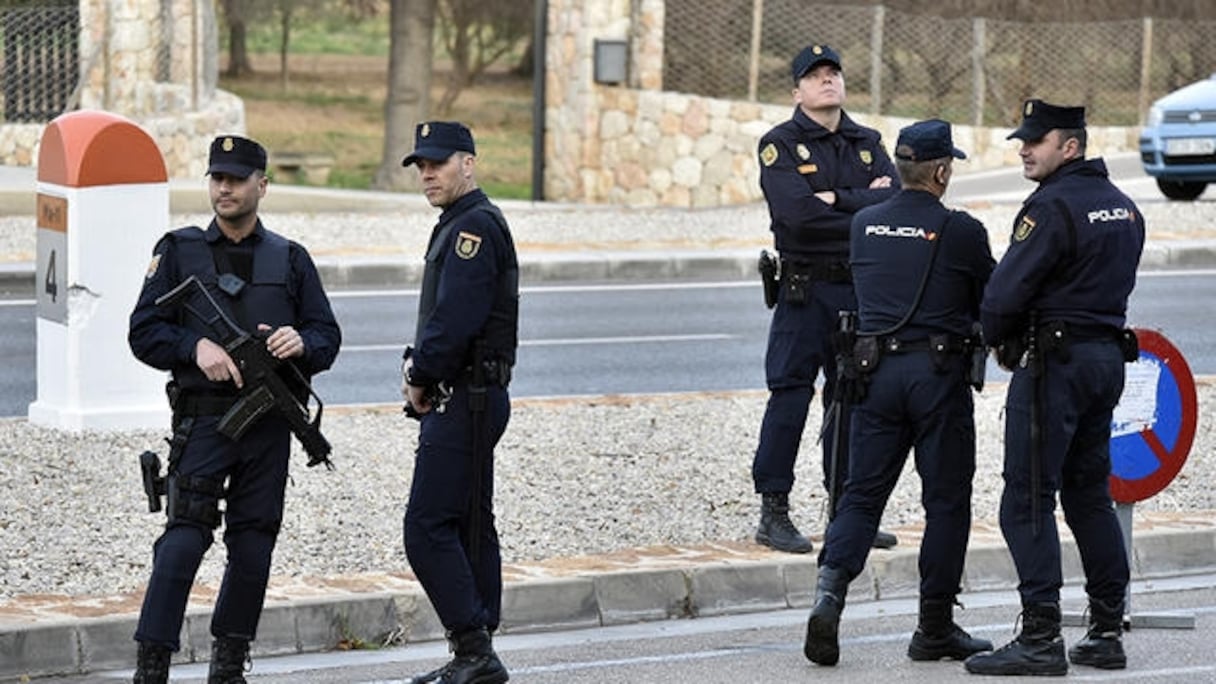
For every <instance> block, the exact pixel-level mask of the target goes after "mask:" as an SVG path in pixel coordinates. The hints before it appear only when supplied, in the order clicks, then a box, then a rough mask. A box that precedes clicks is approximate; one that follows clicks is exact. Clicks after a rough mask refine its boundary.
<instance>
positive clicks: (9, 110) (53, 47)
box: [0, 2, 80, 123]
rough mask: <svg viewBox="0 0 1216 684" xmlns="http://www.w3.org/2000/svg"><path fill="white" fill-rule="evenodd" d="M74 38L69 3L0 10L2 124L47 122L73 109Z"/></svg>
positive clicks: (76, 77) (76, 27)
mask: <svg viewBox="0 0 1216 684" xmlns="http://www.w3.org/2000/svg"><path fill="white" fill-rule="evenodd" d="M79 35H80V8H79V6H78V5H77V4H75V3H70V4H69V3H47V2H29V3H23V4H16V3H7V4H5V5H3V6H0V41H2V42H3V46H4V48H3V50H0V55H2V56H0V68H2V70H3V74H4V77H3V81H4V89H3V98H4V99H3V107H2V110H0V111H3V114H4V117H3V120H4V121H10V122H14V123H28V122H35V123H36V122H43V121H50V120H51V119H53V118H55V117H56V116H58V115H59V114H62V113H63V112H65V111H67V110H69V109H73V108H74V107H75V98H76V95H77V87H78V84H79V82H80V52H79Z"/></svg>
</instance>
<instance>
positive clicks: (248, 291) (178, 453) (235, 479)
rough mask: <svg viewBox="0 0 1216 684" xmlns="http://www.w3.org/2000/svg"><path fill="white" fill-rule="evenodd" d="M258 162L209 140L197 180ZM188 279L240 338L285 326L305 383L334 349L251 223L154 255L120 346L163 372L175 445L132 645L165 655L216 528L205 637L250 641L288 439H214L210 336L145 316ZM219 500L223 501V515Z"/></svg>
mask: <svg viewBox="0 0 1216 684" xmlns="http://www.w3.org/2000/svg"><path fill="white" fill-rule="evenodd" d="M265 160H266V156H265V151H264V150H263V149H262V147H261V146H260V145H258V144H257V143H256V142H253V141H251V140H247V139H245V138H239V137H236V136H228V137H224V138H217V139H216V140H215V142H214V143H213V145H212V148H211V155H210V161H211V165H210V168H209V169H208V173H209V174H210V173H226V174H229V175H234V176H237V177H242V178H243V177H248V175H249V174H250V173H251V172H252V171H254V170H258V171H262V170H264V169H265ZM222 273H223V274H233V275H235V276H237V277H239V278H240V279H241V280H242V281H243V282H244V286H243V287H241V288H240V290H239V292H238V293H237V294H236V295H235V296H234V295H231V294H229V292H228V291H226V290H225V289H224V288H221V287H220V286H219V281H220V275H221V274H222ZM190 276H196V277H198V279H199V280H200V281H201V282H202V284H203V285H204V286H205V287H206V288H207V290H208V291H209V292H210V294H211V295H212V297H213V298H214V299H215V300H216V301H217V303H218V304H219V305H220V307H221V308H222V309H224V311H225V313H226V314H227V315H228V316H229V318H230V319H232V320H233V321H235V322H236V323H237V325H239V326H241V327H242V328H243V329H244V330H246V331H253V330H256V329H257V326H258V325H259V324H266V325H269V326H271V328H277V327H280V326H292V327H294V328H295V329H296V330H297V331H298V332H299V334H300V337H301V339H302V340H303V343H304V350H305V351H304V355H303V356H302V357H296V358H292V359H289V360H288V361H287V362H286V363H291V364H294V365H295V366H296V367H297V368H298V369H299V370H300V371H301V373H302V374H303V375H304V376H305V377H311V376H312V375H313V374H316V373H319V372H321V371H324V370H326V369H328V368H329V367H330V366H331V365H332V364H333V362H334V358H335V357H336V356H337V354H338V347H339V345H340V343H341V331H340V328H339V326H338V323H337V321H336V320H335V318H334V315H333V311H332V310H331V308H330V304H329V300H328V298H327V297H326V295H325V292H324V290H323V289H322V286H321V280H320V278H319V276H318V274H317V270H316V266H315V265H314V263H313V261H312V259H311V257H310V256H309V254H308V252H307V251H306V250H305V248H304V247H302V246H301V245H299V244H297V243H295V242H293V241H290V240H288V239H286V238H284V237H282V236H280V235H278V234H276V233H274V232H272V231H269V230H267V229H266V228H265V227H264V226H263V225H262V223H261V221H260V220H259V221H258V222H257V225H256V227H255V229H254V231H253V233H252V234H251V235H250V236H249V237H247V238H245V239H243V240H241V241H240V242H239V243H233V242H231V241H230V240H228V238H226V237H225V236H224V235H223V234H222V233H221V231H220V228H219V226H218V225H217V223H216V222H215V220H214V219H213V220H212V222H211V224H210V225H209V226H208V227H207V228H206V229H205V230H204V229H201V228H198V227H193V226H191V227H185V228H180V229H177V230H174V231H171V232H169V233H167V234H166V235H165V236H164V237H162V238H161V239H160V241H159V242H157V244H156V246H155V248H154V249H153V257H152V264H151V266H150V267H149V269H148V273H147V276H146V278H145V281H144V285H143V289H142V291H141V292H140V296H139V301H138V303H137V304H136V306H135V310H134V312H133V313H132V314H131V317H130V329H129V335H128V340H129V344H130V347H131V350H132V352H133V353H134V354H135V356H136V357H137V358H139V359H140V360H141V361H143V362H144V363H146V364H148V365H149V366H152V367H153V368H158V369H161V370H166V371H169V372H170V373H171V376H172V380H171V382H170V386H169V387H170V398H171V405H172V407H173V426H174V436H173V440H172V444H173V449H172V451H171V452H170V455H169V462H170V464H169V474H168V483H169V485H168V489H169V491H168V494H169V503H168V506H167V507H166V512H167V513H168V516H169V520H168V522H167V523H166V526H165V531H164V533H163V534H161V536H160V538H159V539H158V540H157V541H156V544H155V546H154V556H153V568H152V577H151V580H150V581H149V583H148V588H147V592H146V593H145V595H144V602H143V609H142V611H141V612H140V618H139V624H138V627H137V629H136V633H135V639H136V640H137V641H139V642H141V644H143V643H147V644H156V645H160V646H164V647H168V648H169V649H170V650H173V651H176V650H178V649H179V648H180V643H179V634H180V633H181V627H182V620H183V616H184V613H185V610H186V600H187V597H188V596H189V593H190V588H191V585H192V584H193V582H194V576H195V574H196V572H197V571H198V567H199V563H200V562H201V561H202V558H203V555H204V554H205V553H206V551H207V549H208V548H209V547H210V546H211V544H212V541H213V531H214V530H215V528H217V527H218V525H219V524H220V521H221V517H222V520H223V522H224V544H225V546H226V547H227V552H228V563H227V569H226V571H225V574H224V579H223V582H222V584H221V586H220V591H219V595H218V597H217V598H216V604H215V612H214V614H213V616H212V620H211V633H212V635H214V636H215V637H217V638H233V639H238V640H241V641H245V642H248V641H252V640H253V639H255V638H256V634H257V626H258V619H259V616H260V614H261V610H262V603H263V599H264V597H265V593H266V583H267V580H268V579H269V575H270V562H271V554H272V551H273V549H274V544H275V540H276V538H277V536H278V533H279V528H280V525H281V524H282V520H283V506H284V491H285V487H286V483H287V477H288V456H289V453H290V448H291V444H290V440H291V432H290V428H289V427H288V425H287V423H286V421H285V420H283V419H282V418H281V417H279V416H278V415H277V414H276V413H275V412H271V413H268V414H267V415H265V416H263V417H262V418H261V419H260V420H258V422H256V423H255V424H254V425H253V426H252V427H251V428H250V429H249V430H248V432H246V433H245V434H244V435H243V436H242V437H241V438H240V439H238V440H235V441H234V440H232V439H230V438H229V437H226V436H224V435H222V434H220V433H219V432H218V431H217V429H216V428H217V424H218V423H219V420H220V418H221V416H222V414H223V413H224V412H225V411H226V410H227V409H228V408H230V407H231V406H232V404H233V403H234V402H235V401H236V398H237V395H238V390H237V388H236V386H235V385H234V384H233V383H232V382H231V381H230V380H229V381H224V382H212V381H210V380H208V379H207V378H206V376H205V375H204V374H203V373H202V371H201V370H199V368H198V366H197V365H196V363H195V347H196V345H197V343H198V341H199V340H200V338H203V337H208V338H212V339H214V335H215V333H213V332H211V331H210V330H208V329H207V328H206V327H205V326H204V325H203V324H201V323H200V322H199V321H198V320H197V319H195V318H194V317H193V316H188V315H184V314H183V313H182V312H181V311H179V310H177V309H176V308H174V307H158V306H157V305H156V300H157V299H158V298H160V297H162V296H163V295H165V294H166V293H168V292H169V291H170V290H172V289H173V288H174V287H176V286H177V285H178V284H180V283H181V282H182V281H184V280H185V279H187V278H189V277H190ZM229 289H232V288H229ZM217 343H218V341H217ZM220 499H223V500H224V501H225V502H226V505H225V510H224V511H223V512H222V514H221V512H220V508H219V507H220ZM149 681H151V680H149Z"/></svg>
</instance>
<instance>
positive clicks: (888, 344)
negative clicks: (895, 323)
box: [878, 337, 966, 354]
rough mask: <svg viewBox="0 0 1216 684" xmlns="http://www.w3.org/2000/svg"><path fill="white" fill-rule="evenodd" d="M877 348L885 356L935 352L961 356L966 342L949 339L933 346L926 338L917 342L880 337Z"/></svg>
mask: <svg viewBox="0 0 1216 684" xmlns="http://www.w3.org/2000/svg"><path fill="white" fill-rule="evenodd" d="M878 346H879V348H881V349H882V351H883V353H885V354H901V353H903V352H914V351H935V352H938V353H939V354H940V353H945V354H961V353H963V352H964V351H966V340H964V339H963V338H961V337H951V338H950V339H949V340H946V341H939V342H938V343H937V345H936V346H935V345H934V343H933V341H931V340H930V339H929V338H928V337H922V338H920V339H917V340H901V339H899V338H897V337H882V338H879V340H878Z"/></svg>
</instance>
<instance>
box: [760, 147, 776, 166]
mask: <svg viewBox="0 0 1216 684" xmlns="http://www.w3.org/2000/svg"><path fill="white" fill-rule="evenodd" d="M777 156H778V155H777V146H776V145H774V144H773V143H769V144H767V145H765V146H764V149H762V150H760V163H762V164H764V165H765V166H772V165H773V163H774V162H776V161H777Z"/></svg>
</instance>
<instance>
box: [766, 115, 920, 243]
mask: <svg viewBox="0 0 1216 684" xmlns="http://www.w3.org/2000/svg"><path fill="white" fill-rule="evenodd" d="M759 155H760V189H761V190H762V191H763V192H764V198H765V200H766V201H767V202H768V211H769V217H770V219H771V223H770V228H771V230H772V231H773V235H774V239H775V242H776V247H777V251H779V252H780V253H781V254H782V256H784V257H785V258H787V259H794V260H798V259H799V258H800V257H803V258H806V257H811V258H814V257H836V258H839V259H842V260H843V259H847V258H848V253H849V224H850V222H851V221H852V219H853V214H854V213H856V212H857V210H858V209H861V208H862V207H867V206H869V205H871V204H876V203H878V202H881V201H883V200H885V199H888V198H890V197H891V196H893V195H894V194H895V192H896V191H897V189H898V187H899V177H898V176H897V175H896V172H895V166H894V165H893V164H892V163H891V158H890V157H889V156H887V152H886V150H884V149H883V146H882V138H881V136H879V134H878V131H875V130H874V129H872V128H866V127H864V126H860V125H858V124H857V123H855V122H854V121H853V120H852V119H850V118H849V115H848V114H846V113H844V112H841V113H840V125H839V126H838V127H837V129H836V130H835V131H829V130H828V129H826V128H824V127H823V126H820V125H819V124H818V123H815V121H813V120H812V119H811V118H810V117H809V116H807V115H806V113H805V112H803V111H802V108H801V107H795V108H794V116H793V117H792V118H791V119H790V120H789V121H786V122H784V123H782V124H779V125H778V126H776V127H774V128H773V129H772V130H770V131H769V132H768V133H766V134H765V135H764V137H762V138H760V146H759ZM880 176H890V177H891V183H892V186H891V187H890V188H880V189H870V182H871V181H873V180H874V179H875V178H878V177H880ZM825 190H831V191H833V192H835V193H836V203H835V204H834V205H828V204H827V203H826V202H824V201H822V200H820V199H818V198H816V197H815V193H816V192H822V191H825Z"/></svg>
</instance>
